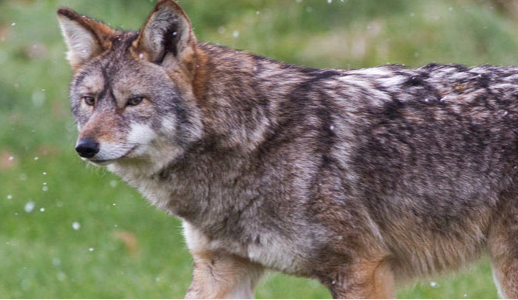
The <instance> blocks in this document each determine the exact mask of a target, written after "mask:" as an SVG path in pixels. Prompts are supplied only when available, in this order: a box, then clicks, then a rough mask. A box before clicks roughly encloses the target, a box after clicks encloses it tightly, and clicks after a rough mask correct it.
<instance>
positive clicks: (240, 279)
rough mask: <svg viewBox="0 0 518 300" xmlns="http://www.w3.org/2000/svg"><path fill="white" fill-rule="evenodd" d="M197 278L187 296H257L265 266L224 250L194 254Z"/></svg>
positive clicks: (194, 275) (194, 279)
mask: <svg viewBox="0 0 518 300" xmlns="http://www.w3.org/2000/svg"><path fill="white" fill-rule="evenodd" d="M193 256H194V272H193V280H192V284H191V287H190V288H189V291H188V292H187V295H186V296H185V298H253V297H254V289H255V286H256V285H257V282H258V281H259V279H260V277H261V275H262V273H263V268H262V267H261V266H260V265H258V264H255V263H252V262H250V261H247V260H245V259H242V258H239V257H236V256H233V255H227V254H222V253H211V252H207V253H193Z"/></svg>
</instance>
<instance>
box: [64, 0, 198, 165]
mask: <svg viewBox="0 0 518 300" xmlns="http://www.w3.org/2000/svg"><path fill="white" fill-rule="evenodd" d="M58 19H59V22H60V25H61V29H62V32H63V35H64V37H65V41H66V43H67V45H68V48H69V52H68V55H67V58H68V60H69V61H70V64H71V66H72V69H73V73H74V79H73V81H72V84H71V87H70V102H71V105H72V112H73V115H74V118H75V120H76V121H77V124H78V128H79V137H78V139H77V145H76V150H77V152H78V153H79V155H80V156H81V157H82V158H83V159H85V160H88V161H90V162H93V163H96V164H109V163H112V162H119V163H123V162H128V163H130V162H132V161H135V162H137V161H147V160H155V159H157V158H160V159H161V160H163V156H164V154H165V153H167V156H168V157H169V158H170V159H174V156H176V157H178V156H179V155H181V154H182V153H183V152H184V151H185V149H186V148H187V147H188V146H189V145H190V144H192V143H193V142H194V141H196V140H198V139H199V138H200V135H201V121H200V116H199V110H198V109H197V106H196V103H195V97H194V95H193V89H192V82H193V76H194V74H195V72H196V70H195V69H196V59H197V58H196V38H195V37H194V34H193V32H192V27H191V23H190V21H189V19H188V17H187V16H186V15H185V13H184V12H183V11H182V9H181V8H180V6H178V4H176V3H175V2H174V1H172V0H161V1H159V2H158V3H157V5H156V7H155V9H154V10H153V12H152V13H151V15H150V16H149V18H148V20H147V21H146V23H145V25H144V27H143V28H142V29H141V30H140V31H139V32H123V31H118V30H114V29H112V28H110V27H108V26H107V25H105V24H103V23H100V22H97V21H94V20H92V19H90V18H88V17H85V16H83V15H79V14H77V13H76V12H74V11H73V10H71V9H67V8H61V9H59V10H58Z"/></svg>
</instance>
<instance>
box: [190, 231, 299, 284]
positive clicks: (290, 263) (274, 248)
mask: <svg viewBox="0 0 518 300" xmlns="http://www.w3.org/2000/svg"><path fill="white" fill-rule="evenodd" d="M183 228H184V236H185V240H186V243H187V247H188V248H189V250H190V251H191V253H204V252H217V251H223V252H226V253H230V254H234V255H237V256H240V257H243V258H247V259H249V260H250V261H252V262H256V263H259V264H261V265H263V266H265V267H267V268H270V269H273V270H277V271H283V272H286V273H291V274H298V273H301V272H303V269H304V263H303V262H304V257H305V256H306V254H305V253H304V251H303V250H302V249H301V248H299V247H296V245H294V244H292V243H290V242H288V241H287V240H286V239H283V238H282V237H280V236H276V235H275V234H262V235H261V241H260V242H259V243H255V242H254V243H248V244H241V243H238V242H235V241H230V240H228V239H225V240H209V239H208V238H207V237H206V236H205V235H204V234H203V233H201V232H200V231H199V230H197V229H196V228H195V227H194V226H193V225H191V224H190V223H189V222H187V221H184V222H183Z"/></svg>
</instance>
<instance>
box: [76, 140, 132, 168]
mask: <svg viewBox="0 0 518 300" xmlns="http://www.w3.org/2000/svg"><path fill="white" fill-rule="evenodd" d="M137 147H138V145H137V146H134V147H133V148H131V149H130V150H129V151H128V152H126V153H125V154H124V155H122V156H120V157H117V158H114V159H98V160H97V159H83V160H87V161H89V162H91V163H93V164H96V165H101V166H105V165H108V164H111V163H112V162H114V161H116V160H119V159H123V158H126V157H127V156H128V155H130V154H131V153H132V152H133V151H134V150H135V149H136V148H137Z"/></svg>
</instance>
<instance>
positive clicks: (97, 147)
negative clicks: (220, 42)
mask: <svg viewBox="0 0 518 300" xmlns="http://www.w3.org/2000/svg"><path fill="white" fill-rule="evenodd" d="M58 14H59V20H60V22H61V26H62V30H63V34H64V36H65V40H66V42H67V44H68V46H69V49H70V52H69V54H68V58H69V60H70V63H71V65H72V68H73V70H74V80H73V82H72V85H71V104H72V111H73V114H74V117H75V119H76V120H77V123H78V127H79V131H80V134H79V138H78V144H77V147H76V149H77V151H78V152H79V154H80V155H81V156H82V157H83V158H84V159H85V160H88V161H90V162H92V163H95V164H101V165H108V168H109V170H111V171H112V172H114V173H116V174H118V175H119V176H121V177H122V178H124V180H125V181H127V182H128V183H129V184H130V185H132V186H134V187H135V188H137V189H139V190H140V192H141V193H142V194H143V195H144V196H146V198H148V199H149V200H150V201H151V202H152V203H154V204H155V205H157V206H158V207H160V208H162V209H165V210H167V211H169V212H170V213H172V214H174V215H176V216H178V217H180V218H182V220H183V221H184V227H185V236H186V239H187V243H188V246H189V249H190V251H191V253H192V254H193V256H194V259H195V269H194V278H193V283H192V286H191V289H190V290H189V294H188V296H190V297H200V298H201V297H248V296H253V289H254V287H255V285H256V283H257V281H258V279H259V278H260V276H261V274H262V272H263V270H264V269H273V270H280V271H283V272H286V273H290V274H297V275H302V276H308V277H314V278H318V279H319V280H320V281H321V282H322V283H323V284H325V285H326V286H328V287H329V288H330V290H331V292H332V293H333V295H334V296H336V297H355V298H360V297H370V298H373V297H393V296H394V283H395V282H397V281H401V280H405V279H408V278H410V277H415V276H420V275H428V274H432V273H434V272H441V271H444V270H448V269H456V268H458V267H460V266H461V265H463V264H465V263H468V262H470V261H472V260H473V259H474V258H476V257H477V255H479V254H480V253H481V252H483V251H486V250H488V251H489V253H490V255H491V258H492V259H493V265H494V269H495V278H496V279H497V281H498V282H499V287H500V292H501V293H502V295H504V296H509V297H517V296H518V254H517V252H516V251H515V249H517V247H518V239H517V238H516V230H517V228H518V203H517V199H518V197H517V196H516V192H517V188H518V183H517V179H516V178H517V175H518V168H517V167H516V166H517V165H518V139H517V135H518V129H516V128H518V68H514V67H513V68H511V67H509V68H505V67H490V66H482V67H477V68H466V67H463V66H454V65H428V66H425V67H422V68H419V69H414V70H409V69H404V68H402V67H399V66H383V67H378V68H372V69H363V70H353V71H345V70H343V71H342V70H317V69H309V68H302V67H297V66H292V65H288V64H285V63H281V62H277V61H274V60H270V59H267V58H264V57H259V56H254V55H250V54H247V53H243V52H239V51H235V50H230V49H227V48H224V47H220V46H215V45H212V44H205V43H198V42H197V41H196V38H195V36H194V34H193V32H192V28H191V24H190V21H189V19H188V18H187V16H186V15H185V13H184V12H183V11H182V10H181V8H180V7H179V6H178V5H177V4H176V3H175V2H173V1H171V0H162V1H159V3H158V4H157V6H156V8H155V10H154V11H153V12H152V14H151V16H150V17H149V19H148V20H147V22H146V24H145V25H144V27H143V28H142V30H141V31H140V32H139V33H136V32H120V31H116V30H113V29H111V28H109V27H108V26H106V25H104V24H102V23H99V22H96V21H93V20H92V19H89V18H87V17H83V16H80V15H78V14H77V13H75V12H73V11H72V10H69V9H60V10H59V11H58Z"/></svg>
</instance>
